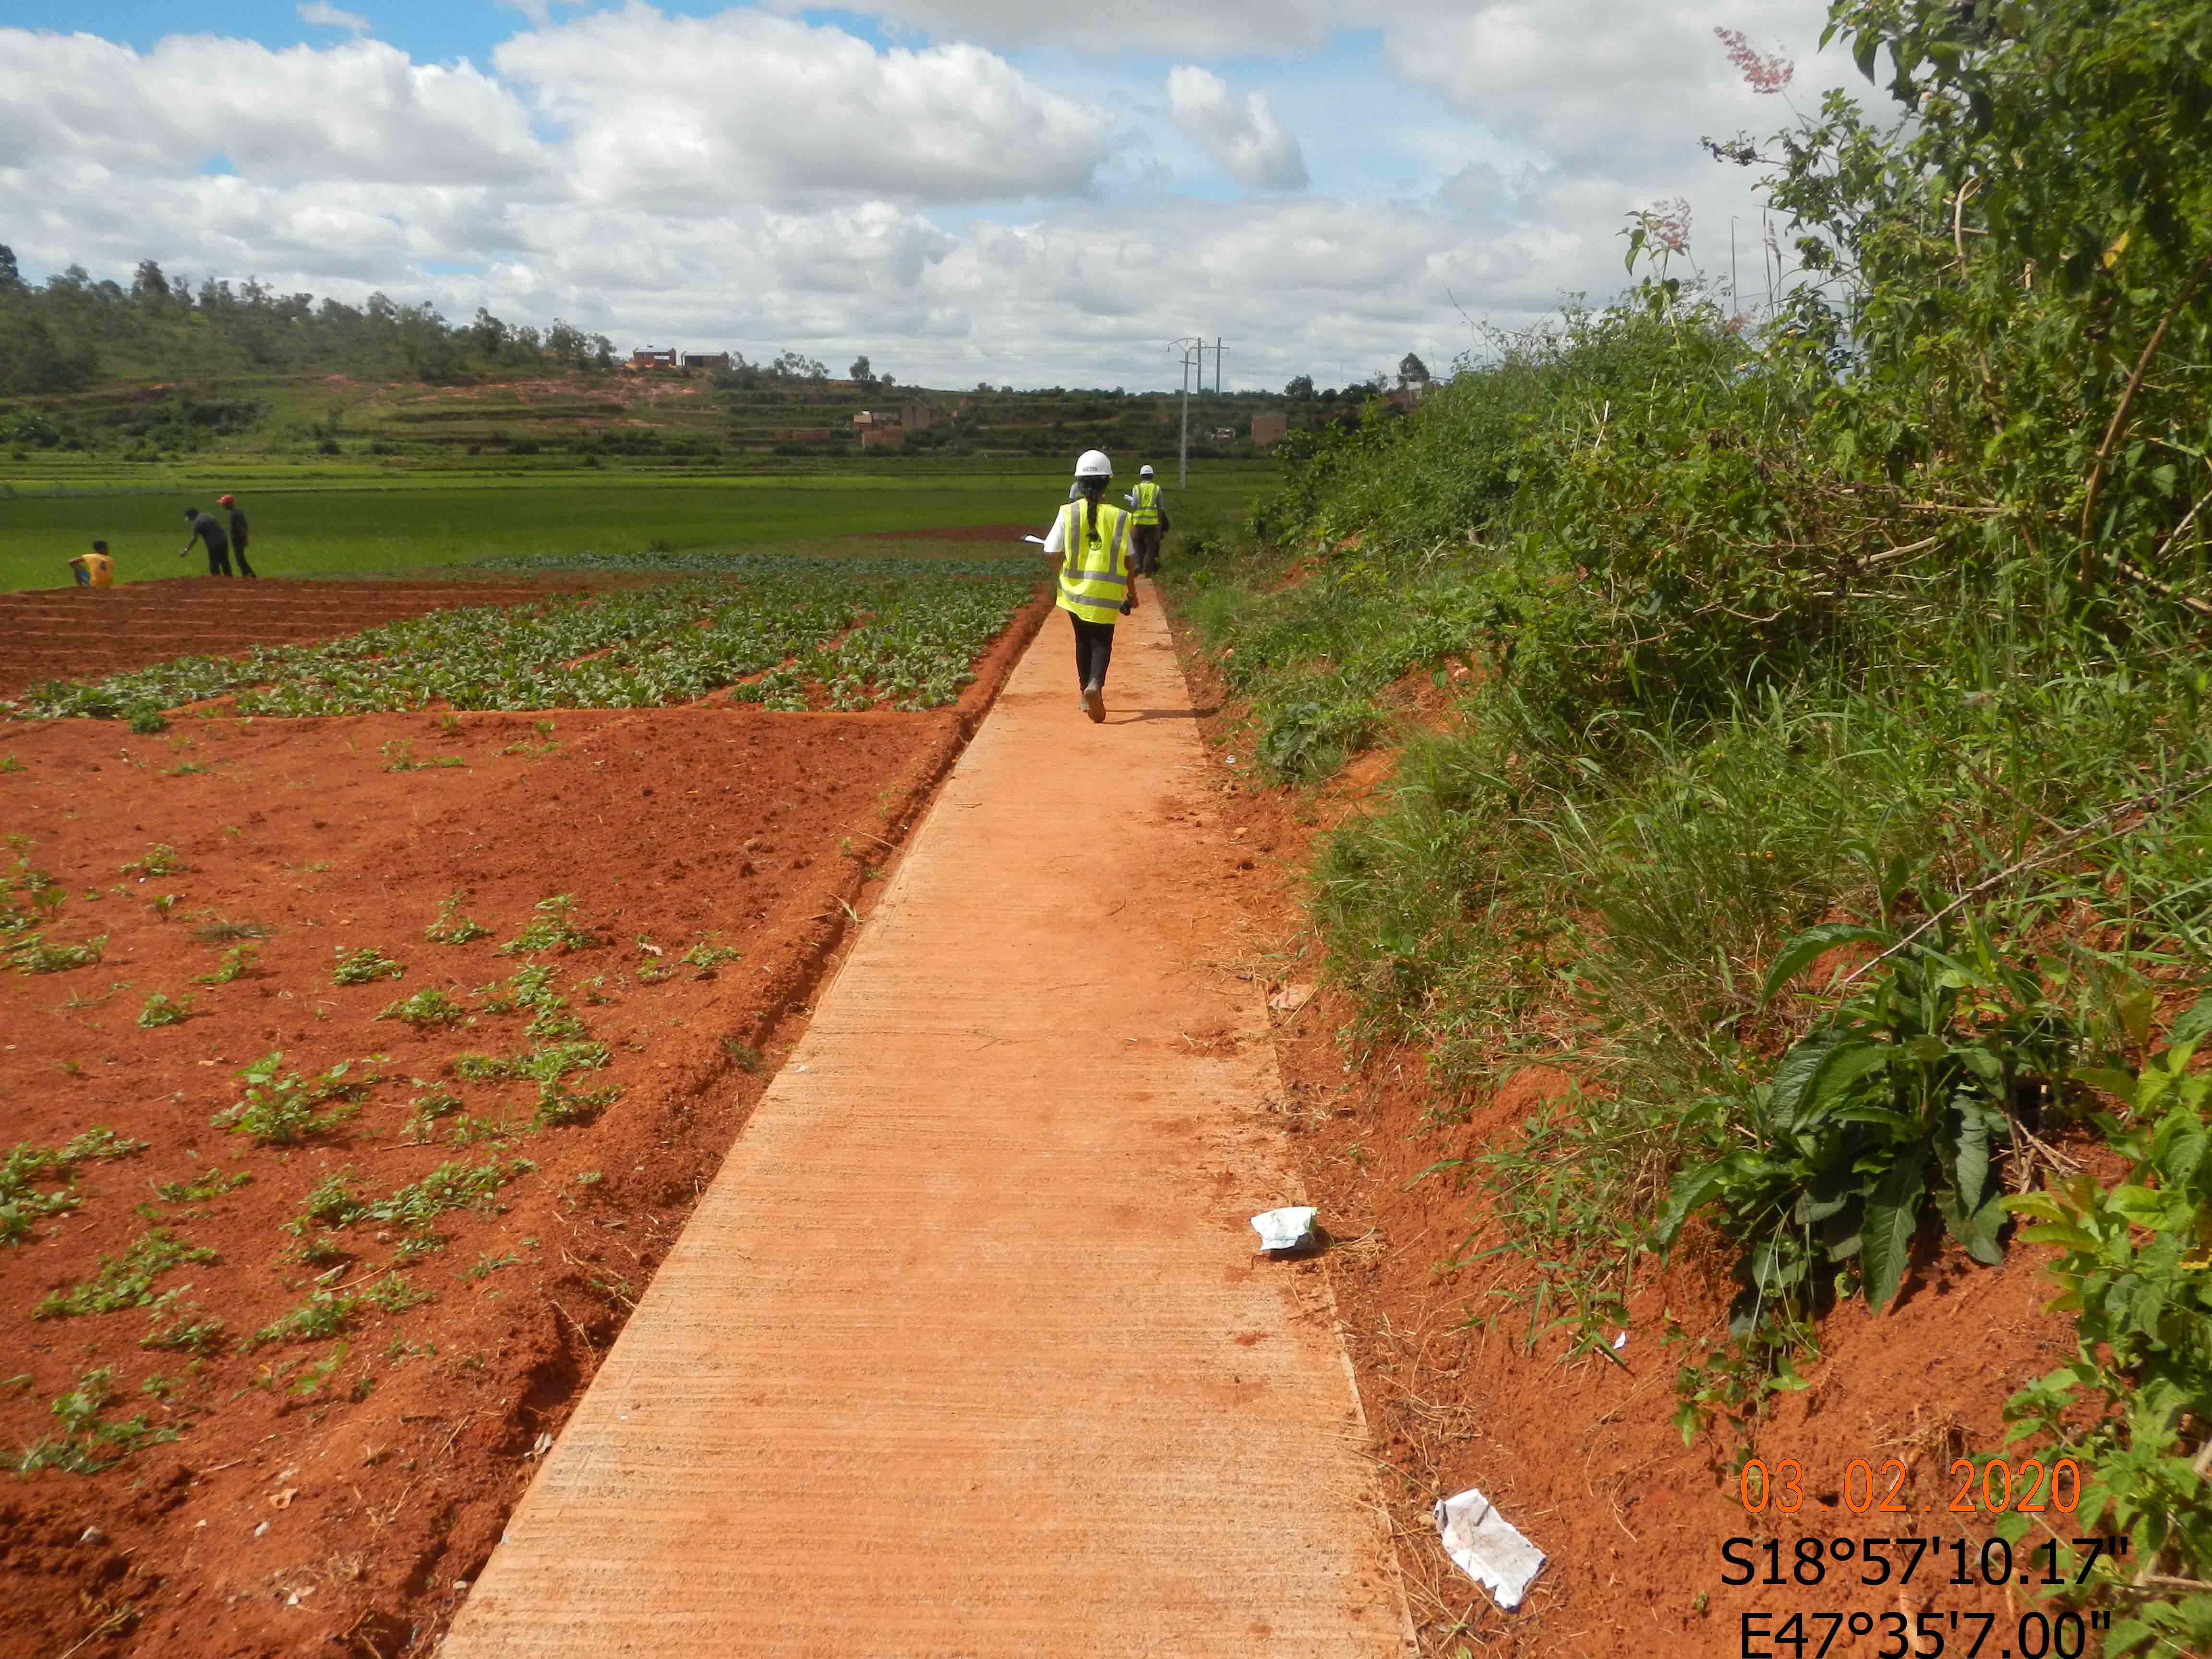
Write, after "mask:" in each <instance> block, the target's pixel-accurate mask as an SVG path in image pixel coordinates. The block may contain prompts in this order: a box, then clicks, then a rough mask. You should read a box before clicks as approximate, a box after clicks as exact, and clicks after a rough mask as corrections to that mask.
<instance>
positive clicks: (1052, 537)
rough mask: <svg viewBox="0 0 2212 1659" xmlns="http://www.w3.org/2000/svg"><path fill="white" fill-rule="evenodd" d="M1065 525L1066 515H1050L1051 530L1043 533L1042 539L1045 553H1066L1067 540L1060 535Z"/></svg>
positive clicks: (1062, 513)
mask: <svg viewBox="0 0 2212 1659" xmlns="http://www.w3.org/2000/svg"><path fill="white" fill-rule="evenodd" d="M1066 525H1067V514H1066V513H1064V512H1061V513H1054V514H1053V515H1052V528H1051V529H1050V530H1048V531H1047V532H1045V538H1044V550H1045V551H1046V552H1048V553H1065V552H1066V551H1067V538H1066V536H1065V535H1063V534H1062V533H1061V532H1063V531H1064V530H1065V529H1066Z"/></svg>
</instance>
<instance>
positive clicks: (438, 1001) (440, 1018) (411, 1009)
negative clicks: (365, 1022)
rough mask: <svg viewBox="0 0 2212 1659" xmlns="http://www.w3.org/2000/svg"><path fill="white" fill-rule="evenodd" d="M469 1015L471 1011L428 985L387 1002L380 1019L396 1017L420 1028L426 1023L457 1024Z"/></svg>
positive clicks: (417, 1028) (404, 1022)
mask: <svg viewBox="0 0 2212 1659" xmlns="http://www.w3.org/2000/svg"><path fill="white" fill-rule="evenodd" d="M468 1017H469V1011H468V1010H467V1009H466V1008H464V1007H463V1006H461V1005H460V1004H459V1003H458V1002H456V1001H454V1000H453V998H451V997H449V996H447V994H445V993H444V992H443V991H441V990H439V989H438V988H437V987H435V986H432V987H426V988H424V989H422V990H420V991H417V992H416V993H415V994H414V995H413V996H411V997H402V998H400V999H399V1000H398V1001H397V1002H392V1003H387V1004H386V1006H385V1009H384V1012H382V1013H380V1014H379V1015H378V1016H377V1018H379V1019H396V1020H398V1021H400V1022H402V1023H403V1024H408V1025H412V1026H414V1027H415V1028H416V1030H421V1029H422V1027H424V1026H426V1025H456V1024H459V1023H460V1022H461V1021H462V1020H465V1019H466V1018H468Z"/></svg>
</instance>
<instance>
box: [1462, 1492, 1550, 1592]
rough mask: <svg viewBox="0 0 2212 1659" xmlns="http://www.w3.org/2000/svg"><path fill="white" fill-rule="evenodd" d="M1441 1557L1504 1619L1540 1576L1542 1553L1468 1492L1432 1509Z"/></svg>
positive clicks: (1477, 1494) (1479, 1497)
mask: <svg viewBox="0 0 2212 1659" xmlns="http://www.w3.org/2000/svg"><path fill="white" fill-rule="evenodd" d="M1437 1532H1438V1533H1439V1534H1442V1535H1443V1542H1444V1553H1445V1554H1446V1555H1449V1557H1451V1559H1453V1561H1454V1562H1455V1563H1456V1564H1457V1565H1458V1566H1459V1569H1460V1571H1462V1572H1464V1573H1465V1574H1467V1576H1468V1577H1470V1578H1472V1579H1474V1582H1475V1583H1478V1584H1480V1585H1481V1586H1482V1587H1483V1589H1486V1590H1488V1591H1489V1592H1490V1599H1491V1600H1492V1601H1495V1602H1497V1603H1498V1606H1499V1607H1503V1608H1504V1609H1505V1610H1506V1611H1507V1612H1508V1613H1510V1612H1512V1611H1513V1609H1514V1608H1516V1607H1519V1606H1520V1605H1521V1598H1522V1596H1524V1595H1527V1594H1528V1586H1529V1585H1530V1584H1531V1583H1534V1580H1535V1577H1536V1575H1537V1574H1538V1573H1539V1572H1541V1571H1543V1570H1544V1552H1543V1551H1541V1550H1540V1549H1538V1548H1537V1547H1535V1546H1534V1544H1532V1543H1530V1542H1529V1541H1528V1540H1527V1539H1525V1538H1523V1537H1522V1535H1521V1534H1520V1533H1519V1532H1518V1531H1516V1529H1515V1528H1514V1527H1513V1526H1512V1524H1511V1523H1510V1522H1508V1521H1507V1520H1506V1518H1505V1517H1504V1516H1502V1515H1500V1514H1499V1513H1498V1511H1497V1510H1496V1509H1494V1508H1493V1507H1492V1504H1491V1502H1490V1500H1489V1499H1488V1498H1485V1497H1484V1496H1483V1495H1482V1494H1481V1493H1480V1492H1478V1491H1476V1490H1475V1489H1474V1487H1473V1486H1469V1487H1468V1489H1467V1490H1466V1491H1465V1492H1461V1493H1460V1494H1459V1495H1458V1496H1456V1497H1455V1498H1445V1499H1443V1502H1441V1503H1439V1504H1437Z"/></svg>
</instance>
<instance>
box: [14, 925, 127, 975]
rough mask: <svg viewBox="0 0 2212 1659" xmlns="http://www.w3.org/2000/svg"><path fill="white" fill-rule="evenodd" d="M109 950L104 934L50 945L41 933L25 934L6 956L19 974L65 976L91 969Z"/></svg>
mask: <svg viewBox="0 0 2212 1659" xmlns="http://www.w3.org/2000/svg"><path fill="white" fill-rule="evenodd" d="M106 950H107V935H106V934H105V933H101V934H99V935H97V936H96V937H94V938H92V939H85V940H82V942H80V943H78V944H76V945H50V944H48V943H47V942H46V939H44V938H43V937H42V936H41V935H40V934H37V933H26V934H24V935H23V936H22V937H21V939H17V940H16V941H15V943H14V944H13V945H9V946H8V949H7V955H8V959H9V962H10V963H13V964H14V966H15V971H16V972H17V973H19V974H65V973H68V972H69V971H70V969H74V968H89V967H92V966H93V965H94V963H98V962H99V961H100V957H102V956H103V955H104V954H106Z"/></svg>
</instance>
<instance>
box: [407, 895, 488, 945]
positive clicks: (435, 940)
mask: <svg viewBox="0 0 2212 1659" xmlns="http://www.w3.org/2000/svg"><path fill="white" fill-rule="evenodd" d="M490 935H491V929H490V928H489V927H485V926H484V925H483V923H482V922H480V921H477V919H476V918H475V917H474V916H470V915H462V914H461V896H460V895H459V893H449V894H447V896H446V898H445V899H444V900H443V902H441V903H440V904H439V906H438V917H437V920H436V921H433V922H432V923H431V924H430V925H429V926H428V927H425V928H424V929H423V930H422V937H423V938H424V939H427V940H428V941H429V943H431V944H433V945H466V944H467V943H469V941H470V940H471V939H488V938H489V937H490Z"/></svg>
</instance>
